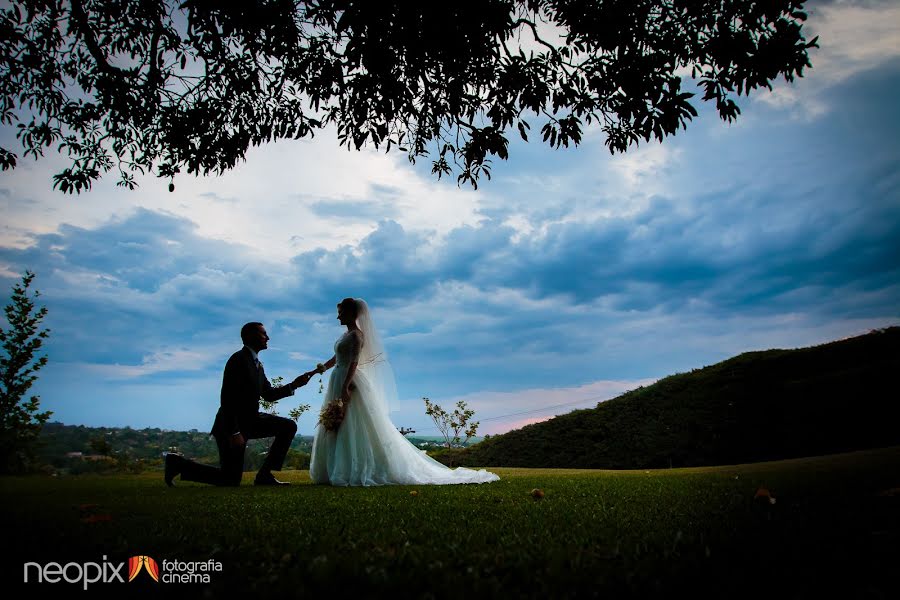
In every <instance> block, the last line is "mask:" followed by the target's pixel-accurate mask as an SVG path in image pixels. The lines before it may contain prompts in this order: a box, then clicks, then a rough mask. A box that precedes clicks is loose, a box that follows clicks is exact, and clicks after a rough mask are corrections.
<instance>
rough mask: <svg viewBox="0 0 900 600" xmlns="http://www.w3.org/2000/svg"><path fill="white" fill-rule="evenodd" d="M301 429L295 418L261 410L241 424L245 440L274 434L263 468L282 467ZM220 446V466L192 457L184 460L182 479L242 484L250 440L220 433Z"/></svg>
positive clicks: (265, 469) (217, 436)
mask: <svg viewBox="0 0 900 600" xmlns="http://www.w3.org/2000/svg"><path fill="white" fill-rule="evenodd" d="M296 433H297V424H296V423H295V422H294V421H292V420H291V419H286V418H284V417H279V416H277V415H270V414H268V413H259V414H257V415H256V416H255V417H253V418H252V419H250V420H249V421H248V422H246V423H244V424H243V425H242V426H241V434H243V436H244V439H245V440H255V439H259V438H267V437H274V438H275V440H274V441H273V442H272V445H271V446H270V447H269V452H268V453H267V454H266V459H265V461H264V462H263V465H262V467H261V468H260V472H261V473H264V472H266V471H280V470H281V467H282V465H283V464H284V458H285V456H287V453H288V450H289V449H290V447H291V441H292V440H293V439H294V435H295V434H296ZM216 444H218V446H219V463H220V466H218V467H214V466H212V465H204V464H201V463H198V462H194V461H192V460H188V459H183V460H182V462H181V479H182V480H183V481H196V482H198V483H209V484H212V485H223V486H233V485H240V484H241V476H242V475H243V473H244V452H245V451H246V449H247V444H246V443H244V444H242V445H240V446H232V445H231V436H230V435H220V434H219V435H216Z"/></svg>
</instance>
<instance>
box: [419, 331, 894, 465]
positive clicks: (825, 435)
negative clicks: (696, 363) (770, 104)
mask: <svg viewBox="0 0 900 600" xmlns="http://www.w3.org/2000/svg"><path fill="white" fill-rule="evenodd" d="M898 375H900V327H891V328H888V329H881V330H876V331H872V332H870V333H868V334H866V335H863V336H859V337H855V338H851V339H846V340H840V341H836V342H831V343H828V344H823V345H821V346H815V347H812V348H802V349H797V350H767V351H762V352H748V353H745V354H741V355H739V356H736V357H734V358H731V359H729V360H726V361H724V362H721V363H717V364H715V365H712V366H708V367H705V368H702V369H695V370H693V371H691V372H690V373H682V374H678V375H672V376H670V377H666V378H665V379H662V380H660V381H658V382H656V383H654V384H653V385H651V386H648V387H645V388H638V389H636V390H632V391H630V392H627V393H625V394H623V395H621V396H619V397H617V398H614V399H612V400H608V401H606V402H601V403H600V404H598V405H597V407H596V408H593V409H587V410H576V411H573V412H571V413H568V414H565V415H561V416H558V417H555V418H553V419H551V420H549V421H545V422H542V423H536V424H533V425H528V426H526V427H523V428H522V429H517V430H514V431H510V432H509V433H506V434H503V435H498V436H496V437H491V438H490V439H487V440H485V441H483V442H481V443H479V444H475V445H473V446H471V447H469V448H466V449H462V450H448V451H442V452H439V453H437V454H436V456H435V458H437V459H438V460H441V461H443V462H445V463H447V464H453V465H464V466H495V467H545V468H547V467H570V468H606V469H641V468H664V467H670V466H671V467H689V466H705V465H717V464H736V463H747V462H757V461H767V460H777V459H783V458H793V457H801V456H816V455H822V454H828V453H836V452H844V451H849V450H859V449H865V448H876V447H884V446H890V445H896V444H900V427H898V423H900V393H898V390H900V385H898V383H897V382H898Z"/></svg>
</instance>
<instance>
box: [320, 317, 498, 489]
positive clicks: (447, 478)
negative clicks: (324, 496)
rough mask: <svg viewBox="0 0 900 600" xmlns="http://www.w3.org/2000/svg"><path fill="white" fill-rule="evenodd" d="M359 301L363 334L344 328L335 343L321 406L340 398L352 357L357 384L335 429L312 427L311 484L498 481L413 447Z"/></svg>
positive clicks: (387, 369) (377, 342) (383, 358)
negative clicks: (396, 416)
mask: <svg viewBox="0 0 900 600" xmlns="http://www.w3.org/2000/svg"><path fill="white" fill-rule="evenodd" d="M357 302H359V303H360V304H361V307H362V310H360V315H359V318H358V319H357V323H359V325H360V328H361V330H362V333H363V335H362V336H360V335H359V334H354V333H353V332H350V331H348V332H347V333H345V334H344V335H343V336H341V337H340V338H339V339H338V340H337V342H335V344H334V356H335V359H336V364H335V367H334V370H333V371H332V373H331V377H330V378H329V380H328V387H327V388H326V390H325V399H324V403H323V405H322V406H323V407H324V406H326V405H328V404H329V403H330V402H332V401H334V400H336V399H337V398H338V397H339V396H340V391H341V386H342V385H343V383H344V380H345V378H346V376H347V369H348V368H349V366H350V364H351V363H352V362H353V361H358V366H357V369H356V372H355V373H354V376H353V383H354V386H355V387H354V388H353V389H352V390H351V396H350V403H349V404H348V405H347V407H346V411H345V414H344V420H343V422H342V423H341V425H340V427H339V428H338V430H337V431H327V430H326V429H325V428H324V427H323V426H322V425H321V424H319V425H318V427H317V428H316V434H315V438H314V439H313V447H312V457H311V459H310V467H309V476H310V478H311V479H312V481H313V483H317V484H331V485H339V486H347V485H351V486H371V485H389V484H400V485H424V484H434V485H445V484H454V483H487V482H490V481H497V480H499V479H500V477H499V476H497V475H496V474H494V473H490V472H488V471H484V470H473V469H466V468H462V467H460V468H457V469H450V468H448V467H446V466H444V465H443V464H441V463H439V462H438V461H436V460H434V459H433V458H431V457H430V456H428V455H427V454H425V452H423V451H422V450H419V449H418V448H416V447H415V446H414V445H413V444H412V443H411V442H410V441H409V440H407V439H406V438H405V437H404V436H403V434H401V433H400V432H399V431H398V430H397V428H396V427H394V424H393V423H391V421H390V419H389V417H388V410H387V407H388V405H389V402H390V396H391V395H392V394H396V392H393V390H394V389H395V387H394V381H393V373H392V372H391V370H390V366H389V364H388V363H387V358H386V356H385V355H384V353H383V350H382V349H381V347H380V340H379V339H378V338H377V334H376V333H375V329H374V327H373V326H372V325H371V319H370V318H369V315H368V307H367V306H366V305H365V303H364V302H362V301H360V300H357ZM367 334H368V335H367ZM360 338H362V347H360Z"/></svg>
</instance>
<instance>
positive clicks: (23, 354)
mask: <svg viewBox="0 0 900 600" xmlns="http://www.w3.org/2000/svg"><path fill="white" fill-rule="evenodd" d="M33 280H34V273H31V272H30V271H26V272H25V275H23V276H22V282H21V283H17V284H16V285H15V286H13V292H12V296H11V298H10V303H9V304H7V305H6V307H5V308H4V312H5V313H6V321H7V323H8V325H9V327H8V328H6V327H2V328H0V472H3V473H7V472H16V471H27V470H30V469H31V468H32V467H33V459H34V444H35V441H36V440H37V437H38V435H39V434H40V432H41V427H42V426H43V424H44V423H45V422H46V421H47V419H48V418H50V415H52V414H53V413H52V412H50V411H44V412H41V411H40V404H41V401H40V397H39V396H30V397H28V398H26V394H27V393H28V390H29V389H31V386H32V385H33V384H34V382H35V381H37V375H36V373H37V372H38V371H39V370H40V369H41V368H43V367H44V366H45V365H46V364H47V357H46V356H41V357H36V356H35V355H36V353H38V352H40V350H41V347H42V346H43V344H44V340H45V339H46V338H47V336H48V335H49V333H50V330H49V329H41V328H40V325H41V321H42V320H43V319H44V317H45V316H46V315H47V308H46V307H42V308H40V309H36V307H35V303H34V300H35V298H37V297H38V296H40V293H39V292H34V294H33V295H29V293H28V288H29V287H30V286H31V282H32V281H33Z"/></svg>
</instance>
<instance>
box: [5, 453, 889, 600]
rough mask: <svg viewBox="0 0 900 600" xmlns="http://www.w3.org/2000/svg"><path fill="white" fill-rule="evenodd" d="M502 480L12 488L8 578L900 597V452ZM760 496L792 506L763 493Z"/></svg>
mask: <svg viewBox="0 0 900 600" xmlns="http://www.w3.org/2000/svg"><path fill="white" fill-rule="evenodd" d="M496 471H497V472H498V473H500V475H501V477H502V480H501V481H499V482H496V483H493V484H488V485H481V486H477V485H476V486H418V487H406V486H394V487H384V488H368V489H364V488H349V489H348V488H343V489H342V488H330V487H319V486H312V485H308V483H309V480H308V475H307V473H306V472H305V471H294V472H285V473H284V474H283V475H284V477H285V478H287V479H290V480H292V481H293V482H294V483H295V485H293V486H291V487H290V488H280V489H262V488H254V487H252V486H250V485H246V483H249V481H250V477H249V476H246V477H245V485H244V486H242V487H240V488H236V489H216V488H210V487H205V486H201V485H196V484H184V483H180V484H178V485H177V487H176V488H174V489H168V488H166V487H165V486H164V485H163V483H162V481H161V476H160V474H158V473H157V474H152V475H151V474H144V475H139V476H134V475H131V476H129V475H110V476H79V477H63V478H50V477H26V478H3V479H0V505H2V507H3V510H2V521H0V526H2V530H3V531H4V533H6V536H7V539H6V541H7V544H8V545H9V547H12V548H14V549H15V553H14V556H12V557H9V558H7V559H6V560H4V561H2V563H0V564H2V571H0V576H2V578H3V581H4V587H5V589H6V590H9V589H10V588H13V590H14V589H15V588H16V586H17V585H18V582H21V569H22V563H23V562H24V561H25V560H35V561H58V562H67V561H69V560H75V561H79V562H84V561H99V560H100V558H101V556H102V555H107V556H108V557H109V558H110V560H117V561H124V560H125V559H127V557H129V556H132V555H135V554H147V555H150V556H152V557H154V558H156V559H157V560H163V559H176V558H177V559H179V560H206V559H208V558H211V557H212V558H216V559H218V560H220V561H222V562H223V564H224V565H225V572H224V573H222V574H218V575H217V576H216V577H215V578H214V579H213V582H212V583H211V584H210V586H209V588H207V589H203V588H198V587H197V586H193V587H190V586H188V587H179V586H174V585H171V584H170V585H168V586H162V585H157V584H153V583H152V582H149V581H145V582H140V581H136V582H134V583H128V584H122V585H118V586H116V585H112V584H110V585H107V586H105V587H103V586H100V585H96V586H94V587H93V588H92V590H91V591H92V592H93V593H97V592H106V593H108V595H110V596H111V597H112V596H115V597H119V598H121V597H125V595H126V594H123V592H127V596H128V597H131V596H132V595H134V594H135V593H136V592H139V591H144V592H154V590H155V591H156V592H164V594H161V595H165V596H166V597H171V596H172V595H173V592H189V593H190V595H192V597H203V592H208V593H209V594H211V595H212V597H218V596H219V595H221V594H222V593H224V592H226V591H227V592H230V593H231V594H229V596H230V595H232V594H234V593H244V592H253V591H258V592H266V596H269V595H275V594H278V593H281V594H283V595H285V596H286V597H308V596H310V595H312V594H327V595H328V596H329V597H330V596H333V595H334V594H335V593H337V592H338V591H344V592H347V591H350V590H352V589H358V590H363V591H364V594H363V597H374V596H381V595H394V596H401V595H402V596H403V597H410V598H420V597H432V598H443V597H448V598H460V597H472V598H475V597H491V596H496V597H517V596H521V597H534V598H547V597H553V598H560V597H573V596H578V597H584V596H597V597H610V594H615V597H666V598H672V597H680V595H683V594H687V595H688V597H691V598H697V597H716V598H733V597H760V596H764V597H766V598H773V597H775V598H780V597H788V596H790V597H825V596H827V597H838V596H839V595H842V596H843V597H870V598H887V597H891V595H892V594H893V593H894V592H895V591H896V589H897V584H898V581H897V575H896V574H895V572H896V570H895V567H896V561H897V558H898V550H897V549H898V547H900V489H898V487H900V475H898V474H900V448H889V449H884V450H874V451H867V452H859V453H853V454H847V455H840V456H832V457H823V458H814V459H801V460H793V461H784V462H778V463H766V464H752V465H739V466H726V467H714V468H698V469H672V470H647V471H644V470H637V471H579V470H543V469H496ZM761 485H764V486H767V487H768V489H770V490H772V492H773V493H774V494H775V495H776V498H777V503H776V504H774V505H773V504H769V503H768V502H764V501H756V500H754V495H755V493H756V491H757V489H758V488H759V487H760V486H761ZM532 488H541V489H543V491H544V492H545V494H546V495H545V497H544V498H543V499H542V500H535V499H533V498H532V497H531V495H530V493H529V492H530V490H531V489H532ZM413 491H416V492H417V494H416V495H412V494H411V492H413ZM92 517H93V518H92ZM97 517H99V518H97ZM7 556H9V553H7ZM45 587H46V589H47V590H50V591H53V592H54V593H55V594H61V596H58V597H68V596H70V595H71V594H72V592H74V591H75V588H74V587H72V586H68V585H67V584H54V586H53V587H51V586H49V585H45ZM30 589H31V590H32V591H34V589H35V588H33V587H32V588H30ZM209 594H207V596H208V595H209ZM676 594H677V595H676ZM55 597H57V596H55Z"/></svg>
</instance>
